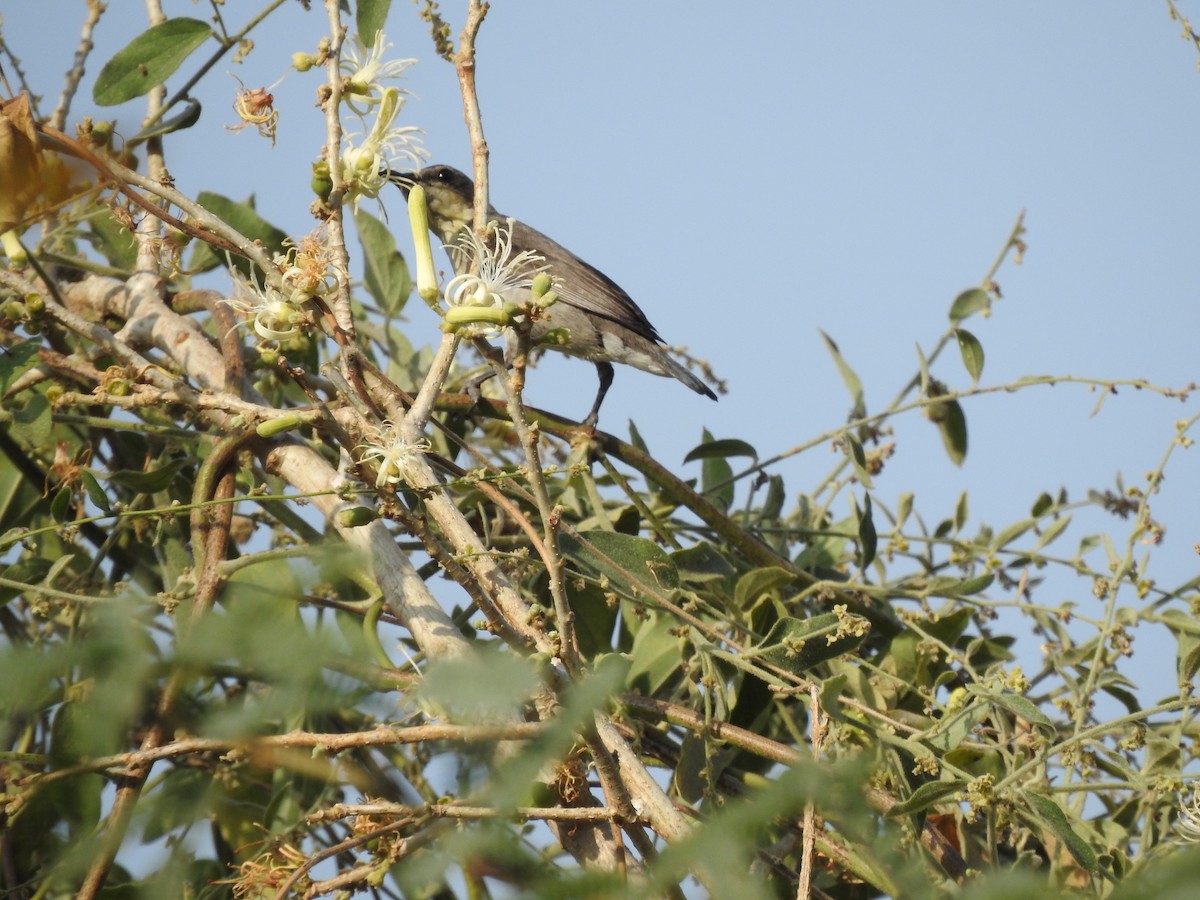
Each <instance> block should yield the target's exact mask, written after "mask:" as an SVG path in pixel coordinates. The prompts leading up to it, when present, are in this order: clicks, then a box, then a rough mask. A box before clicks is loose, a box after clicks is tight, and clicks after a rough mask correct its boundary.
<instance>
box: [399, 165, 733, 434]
mask: <svg viewBox="0 0 1200 900" xmlns="http://www.w3.org/2000/svg"><path fill="white" fill-rule="evenodd" d="M388 176H389V180H391V181H392V182H393V183H394V184H396V185H397V186H398V187H399V188H400V190H401V191H403V193H404V195H405V197H407V196H408V194H409V192H410V191H411V190H412V188H413V187H414V186H416V185H420V186H421V187H423V188H424V190H425V197H426V205H427V206H428V209H429V230H430V231H432V232H433V234H434V235H435V236H436V237H438V238H440V239H441V241H442V243H443V244H444V245H445V246H446V247H447V249H448V250H449V251H450V259H451V262H452V263H453V264H454V266H455V270H456V274H458V275H463V274H467V273H466V272H465V271H464V269H466V268H467V267H468V266H470V265H471V262H472V260H471V259H470V256H469V254H467V253H463V252H455V250H456V249H457V248H456V241H457V240H458V238H459V236H460V235H461V234H462V233H463V232H464V231H467V230H469V229H470V228H471V221H472V217H473V211H474V201H475V185H474V183H473V182H472V181H471V179H470V178H468V177H467V176H466V175H464V174H463V173H462V172H460V171H459V170H458V169H455V168H453V167H451V166H446V165H433V166H428V167H426V168H423V169H420V170H417V171H411V172H400V171H396V170H391V171H389V173H388ZM488 220H489V222H497V223H500V225H501V226H504V225H505V224H506V223H507V227H508V228H509V239H510V240H511V251H512V253H513V254H519V253H522V252H524V251H530V252H532V253H536V254H538V255H539V256H541V257H542V260H543V264H544V266H545V270H546V271H547V272H548V273H549V274H550V276H551V278H552V279H553V285H554V288H553V289H554V291H555V293H556V294H557V295H558V299H557V300H556V301H555V302H554V303H553V304H552V305H550V306H548V307H547V308H546V309H545V310H544V311H543V312H542V314H541V315H540V316H539V318H538V321H537V322H536V323H535V325H534V328H533V330H532V334H531V337H532V339H533V341H534V342H535V343H536V342H537V340H538V339H539V338H540V337H541V336H543V335H545V334H546V332H548V331H550V330H551V329H556V330H559V331H560V332H562V333H565V338H563V339H561V340H559V341H557V342H555V343H554V344H552V345H548V346H549V347H550V348H551V349H555V350H558V351H560V352H562V353H566V354H568V355H569V356H575V357H579V358H581V359H585V360H588V361H589V362H592V363H594V364H595V366H596V373H597V375H598V376H599V378H600V389H599V390H598V391H597V393H596V400H595V402H594V403H593V404H592V408H591V410H590V411H589V412H588V414H587V417H586V418H585V419H584V420H583V421H584V424H585V425H586V426H587V427H588V428H592V429H594V428H595V426H596V422H597V420H598V419H599V416H600V406H601V404H603V402H604V397H605V395H606V394H607V393H608V389H609V387H610V386H611V385H612V381H613V366H612V364H613V363H614V362H618V363H624V364H625V365H630V366H633V367H635V368H638V369H641V370H642V371H644V372H650V373H651V374H654V375H661V376H664V377H668V378H675V379H677V380H679V381H681V382H682V383H683V384H685V385H687V386H688V387H689V388H691V389H692V390H693V391H695V392H696V393H697V394H703V395H704V396H706V397H710V398H711V399H713V400H716V399H717V395H716V394H714V393H713V392H712V390H711V389H710V388H709V387H708V385H706V384H705V383H704V382H703V381H701V380H700V379H699V378H697V377H696V376H695V375H694V374H692V373H691V372H690V371H688V369H686V368H684V366H682V365H681V364H680V363H678V362H676V361H675V360H674V359H673V358H672V357H671V356H670V355H669V354H668V353H667V351H666V349H665V347H664V346H663V344H664V341H663V339H662V337H660V336H659V333H658V331H657V330H656V329H655V327H654V326H653V325H651V324H650V320H649V319H647V318H646V314H645V313H643V312H642V310H641V309H640V308H639V307H638V305H637V304H636V303H634V302H633V298H632V297H630V296H629V294H627V293H625V291H624V290H622V289H621V287H620V286H619V285H617V283H616V282H614V281H613V280H612V279H611V278H609V277H608V276H607V275H605V274H604V273H603V272H601V271H600V270H599V269H597V268H595V267H594V266H591V265H589V264H588V263H586V262H584V261H583V260H582V259H580V258H579V257H578V256H576V255H575V254H574V253H572V252H571V251H570V250H568V249H567V248H566V247H564V246H562V244H560V243H558V242H557V241H555V240H553V239H552V238H550V237H548V236H546V235H544V234H542V233H541V232H540V231H538V230H537V229H535V228H531V227H530V226H528V225H526V224H525V223H524V222H521V221H519V220H515V219H509V218H508V217H506V216H504V215H502V214H501V213H500V212H498V211H497V210H496V208H495V207H494V206H489V207H488ZM521 293H522V294H523V295H524V296H516V297H505V299H506V300H508V301H510V302H512V303H514V304H516V305H519V306H520V305H524V302H525V301H527V300H528V299H529V296H528V295H529V289H528V288H522V289H521Z"/></svg>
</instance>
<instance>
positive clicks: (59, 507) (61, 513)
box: [50, 486, 72, 525]
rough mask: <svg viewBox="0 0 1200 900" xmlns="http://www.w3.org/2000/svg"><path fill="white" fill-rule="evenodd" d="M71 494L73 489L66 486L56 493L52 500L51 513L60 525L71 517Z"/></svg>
mask: <svg viewBox="0 0 1200 900" xmlns="http://www.w3.org/2000/svg"><path fill="white" fill-rule="evenodd" d="M71 494H72V491H71V489H70V488H69V487H65V486H64V487H62V488H60V489H59V490H58V493H56V494H55V495H54V499H53V500H51V501H50V515H51V516H52V517H53V518H54V521H55V522H58V523H59V524H60V525H61V524H63V523H64V522H67V521H69V520H70V518H71Z"/></svg>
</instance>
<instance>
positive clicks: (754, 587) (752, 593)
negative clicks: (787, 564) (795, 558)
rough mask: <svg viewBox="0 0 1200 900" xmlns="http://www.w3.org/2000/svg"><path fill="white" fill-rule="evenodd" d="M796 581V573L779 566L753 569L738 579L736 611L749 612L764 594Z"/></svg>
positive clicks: (735, 600)
mask: <svg viewBox="0 0 1200 900" xmlns="http://www.w3.org/2000/svg"><path fill="white" fill-rule="evenodd" d="M795 580H796V575H795V573H794V572H789V571H788V570H787V569H784V568H781V567H779V566H766V567H765V568H761V569H752V570H751V571H749V572H747V573H746V574H745V575H743V576H742V577H741V578H739V579H738V583H737V587H736V588H735V589H734V592H733V605H734V608H735V609H739V610H747V609H749V608H750V607H751V606H753V605H754V604H755V603H756V602H757V601H758V598H759V597H761V596H762V595H763V594H766V593H768V592H770V591H774V590H776V589H777V588H781V587H783V586H784V585H788V584H791V583H792V582H793V581H795Z"/></svg>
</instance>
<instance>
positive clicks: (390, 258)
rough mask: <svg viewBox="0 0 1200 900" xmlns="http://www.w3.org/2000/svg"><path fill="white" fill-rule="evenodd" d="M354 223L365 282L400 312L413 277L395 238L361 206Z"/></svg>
mask: <svg viewBox="0 0 1200 900" xmlns="http://www.w3.org/2000/svg"><path fill="white" fill-rule="evenodd" d="M360 9H361V8H360ZM360 15H361V12H360ZM354 227H355V228H356V229H357V230H358V240H359V242H360V243H361V244H362V248H363V283H364V284H365V285H366V287H367V291H369V292H370V294H371V296H372V297H374V298H375V302H376V303H378V304H379V308H380V309H382V310H383V311H384V312H385V313H387V314H388V315H389V316H395V315H398V314H399V312H400V310H402V309H403V308H404V304H405V303H406V302H407V301H408V296H409V294H411V293H412V279H411V278H410V277H409V274H408V266H407V265H406V264H405V262H404V257H403V256H401V255H400V252H399V251H398V250H397V249H396V239H395V238H394V237H393V236H392V232H391V229H389V228H388V227H387V226H386V225H384V224H383V222H381V221H379V219H377V218H375V217H374V216H372V215H371V214H370V213H367V212H364V211H362V210H359V211H358V212H356V213H355V214H354Z"/></svg>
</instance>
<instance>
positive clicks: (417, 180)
mask: <svg viewBox="0 0 1200 900" xmlns="http://www.w3.org/2000/svg"><path fill="white" fill-rule="evenodd" d="M388 179H389V180H390V181H392V182H394V183H395V184H397V185H398V186H399V187H400V190H402V191H404V192H405V193H406V194H407V193H408V189H409V188H410V187H412V185H414V184H419V185H421V186H422V187H424V188H425V189H426V190H429V189H430V188H435V189H436V188H438V187H440V188H442V189H445V190H449V191H452V192H453V193H455V194H457V195H458V196H459V197H462V198H463V199H464V200H466V201H467V202H468V203H470V202H472V201H473V200H474V198H475V184H474V182H472V181H471V179H470V178H468V177H467V176H466V175H464V174H463V173H462V172H460V171H458V169H456V168H454V167H453V166H427V167H426V168H424V169H421V170H419V171H417V172H397V171H396V170H395V169H393V170H391V171H390V172H389V173H388Z"/></svg>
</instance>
